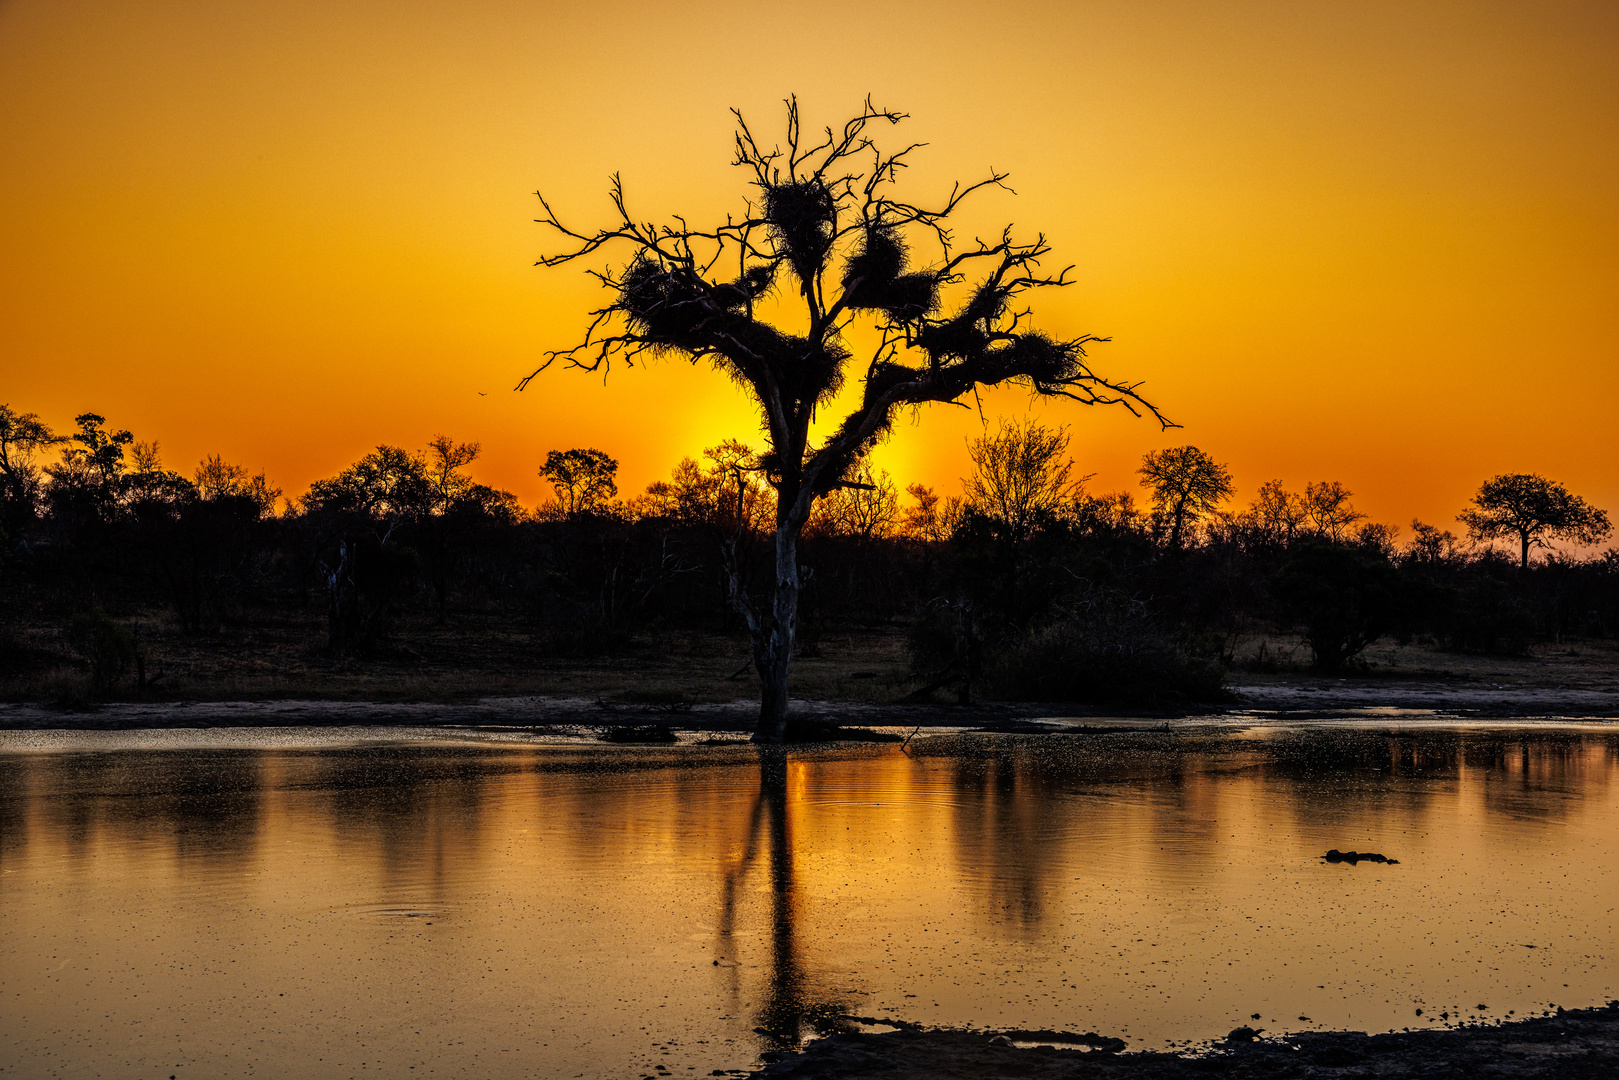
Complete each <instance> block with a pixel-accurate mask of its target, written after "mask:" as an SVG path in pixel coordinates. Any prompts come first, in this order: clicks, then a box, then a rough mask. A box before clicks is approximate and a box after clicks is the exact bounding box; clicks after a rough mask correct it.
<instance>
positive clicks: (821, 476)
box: [519, 99, 1167, 742]
mask: <svg viewBox="0 0 1619 1080" xmlns="http://www.w3.org/2000/svg"><path fill="white" fill-rule="evenodd" d="M735 115H736V118H737V125H738V130H737V133H736V141H735V146H736V164H738V165H739V166H741V167H742V168H744V169H746V170H747V171H748V172H749V173H750V174H751V177H750V178H751V182H752V183H753V185H754V187H755V189H756V197H755V198H754V199H751V200H748V201H746V202H745V203H744V206H743V208H742V211H741V213H740V215H734V216H730V217H727V218H726V220H725V221H724V222H722V223H719V224H716V225H714V226H713V227H711V228H707V229H702V228H693V227H691V226H690V225H688V224H687V223H686V221H685V220H684V219H682V218H678V217H677V218H674V219H673V222H672V224H669V225H662V226H660V225H656V224H652V223H648V222H645V221H642V220H640V219H638V218H636V217H635V216H633V215H632V214H631V213H630V211H629V209H628V206H627V204H626V202H625V195H624V188H623V185H622V183H621V181H620V180H619V178H618V177H616V176H615V177H614V178H613V182H612V191H611V198H612V202H613V206H614V208H615V210H616V211H617V214H618V222H617V224H615V225H613V226H612V227H610V228H605V229H601V230H599V231H596V232H591V233H581V232H576V231H574V230H573V229H570V228H568V227H567V226H565V225H563V224H562V222H561V221H560V220H559V219H558V217H557V215H556V213H555V211H553V210H552V208H551V206H550V204H548V203H546V202H544V199H543V197H542V200H541V204H542V206H543V208H544V217H543V218H541V221H542V222H544V223H545V224H546V225H549V226H550V227H551V228H553V229H555V230H556V231H557V232H559V233H560V234H561V235H562V236H563V237H564V238H566V239H567V240H568V241H570V242H571V243H572V245H573V246H571V247H570V248H569V249H567V250H565V251H563V252H561V253H559V254H556V255H552V256H548V257H546V258H544V259H542V260H541V265H544V266H557V265H560V264H562V263H566V262H570V261H573V260H575V259H579V258H583V257H586V256H591V255H594V254H595V253H596V252H597V251H599V250H601V249H602V248H604V247H606V246H609V245H614V244H618V245H622V246H624V247H627V248H628V249H629V252H630V253H629V257H628V260H627V262H626V263H625V264H623V265H622V269H619V270H616V271H615V270H611V269H609V270H604V271H600V272H596V273H595V276H597V277H598V278H599V280H600V281H601V282H602V284H603V285H604V286H606V287H607V288H608V290H609V291H610V292H611V293H612V294H613V298H612V300H611V302H610V303H609V304H608V305H607V306H606V307H604V308H601V309H600V310H598V311H596V312H595V313H594V316H593V319H592V321H591V324H590V328H589V330H588V331H587V332H586V334H585V336H584V339H583V340H582V341H581V342H580V343H579V344H577V345H575V346H573V347H572V348H569V349H564V350H560V351H557V352H553V353H551V354H550V355H549V357H548V359H547V361H546V363H545V364H544V365H542V366H541V370H543V369H544V368H545V367H546V366H549V365H550V364H551V363H553V362H555V361H557V360H562V361H564V362H565V363H567V364H569V365H571V366H574V367H578V368H583V369H585V370H587V371H599V370H603V369H604V368H605V367H608V366H610V364H611V362H612V360H613V359H614V358H615V357H616V358H620V359H622V360H623V361H625V362H626V363H631V362H633V360H634V359H635V358H636V357H637V356H638V355H640V354H641V353H643V352H646V351H648V350H650V351H652V352H654V353H666V354H669V353H672V354H675V355H680V356H684V357H686V358H688V359H690V360H691V361H693V362H696V361H699V360H705V361H708V362H709V363H711V364H713V365H714V366H715V367H716V368H718V369H719V370H720V371H722V372H724V373H725V374H726V375H727V376H729V377H730V378H732V379H733V380H735V381H736V382H737V383H738V384H740V385H741V386H742V387H744V388H745V389H746V390H747V391H748V392H749V393H750V394H751V395H752V397H753V399H754V400H755V402H756V403H757V404H758V406H759V408H760V412H761V414H762V420H763V425H764V430H765V435H766V438H767V439H768V441H769V452H768V453H767V454H766V455H765V456H764V460H763V461H762V462H761V464H762V465H763V466H764V469H765V475H766V477H767V479H768V481H769V483H770V484H771V486H772V487H774V489H775V491H776V513H775V521H774V548H775V552H774V555H775V558H774V568H773V573H772V574H771V575H770V578H769V582H768V585H767V586H766V588H765V590H764V596H763V597H761V598H756V597H754V596H752V595H751V594H750V593H749V592H748V591H747V590H745V589H743V588H740V587H739V588H735V589H734V590H733V596H734V598H735V602H736V604H737V606H738V608H739V610H740V611H741V613H742V615H743V616H744V618H746V620H747V622H748V626H749V628H750V631H751V633H752V641H753V654H754V666H755V667H756V669H757V670H758V673H759V677H760V682H761V688H762V701H761V704H760V713H759V726H758V729H757V731H756V733H755V738H757V739H759V740H760V741H773V742H774V741H781V740H783V739H785V738H786V737H787V724H788V706H787V701H788V698H787V680H788V673H789V670H790V667H791V663H792V657H793V642H794V636H795V634H796V630H797V621H798V599H799V586H800V576H799V563H798V540H799V535H800V533H801V532H802V530H803V528H804V524H805V522H807V521H808V520H809V517H810V512H811V510H812V509H813V506H814V503H815V500H816V499H819V498H821V497H822V496H825V495H827V494H829V493H830V492H832V491H835V490H837V489H838V488H839V487H842V486H844V485H845V484H846V483H847V482H848V480H849V479H850V476H849V473H850V470H851V468H852V467H853V466H854V465H855V464H856V463H857V462H858V461H860V459H861V458H862V457H863V456H864V454H865V453H866V452H867V451H868V450H869V449H870V448H871V446H872V445H873V444H874V443H875V442H876V441H877V440H879V439H880V438H881V437H882V436H883V435H884V433H886V432H887V431H888V429H889V426H890V425H891V423H892V421H893V417H894V413H895V411H896V410H898V409H900V408H901V407H903V406H907V405H921V404H923V403H926V402H933V401H955V400H956V399H958V398H960V397H961V396H963V395H964V394H968V393H970V392H972V391H973V390H974V389H975V388H977V387H979V386H983V385H996V384H1000V383H1006V382H1020V383H1024V384H1026V385H1028V386H1029V387H1031V388H1032V389H1033V390H1034V391H1035V392H1036V393H1039V394H1043V395H1060V396H1064V397H1069V398H1072V399H1074V400H1078V401H1081V402H1085V403H1087V404H1123V405H1124V406H1126V407H1127V408H1131V409H1132V411H1135V407H1136V406H1140V407H1142V408H1144V409H1145V410H1147V411H1149V412H1151V413H1152V414H1153V415H1154V416H1158V413H1157V410H1156V409H1154V408H1153V407H1152V406H1151V405H1150V404H1148V403H1147V402H1146V401H1145V400H1143V399H1142V398H1141V397H1140V396H1139V395H1138V394H1137V392H1136V385H1135V384H1130V383H1122V382H1113V381H1109V380H1107V379H1104V378H1102V377H1100V376H1098V375H1096V374H1095V373H1094V372H1093V371H1092V370H1091V369H1090V368H1089V367H1088V366H1087V365H1086V363H1085V348H1084V347H1085V345H1086V344H1088V343H1090V342H1092V341H1097V340H1101V339H1098V338H1095V337H1092V336H1089V335H1086V336H1082V337H1078V338H1073V339H1068V340H1060V339H1057V338H1054V337H1051V336H1049V335H1047V334H1044V333H1041V332H1039V331H1036V330H1034V329H1032V328H1030V327H1029V325H1028V313H1027V312H1026V311H1023V310H1020V309H1018V308H1016V307H1014V301H1016V300H1017V299H1018V298H1019V297H1020V296H1021V295H1022V294H1024V293H1027V292H1029V291H1031V290H1033V289H1038V288H1044V287H1050V286H1060V285H1064V284H1067V283H1068V282H1067V278H1066V273H1067V271H1066V270H1064V271H1063V272H1061V273H1058V274H1056V275H1051V274H1048V273H1046V272H1044V271H1043V270H1042V269H1041V260H1042V259H1044V258H1045V257H1046V256H1047V255H1048V254H1049V253H1050V247H1049V246H1048V245H1047V243H1046V240H1045V237H1044V236H1037V237H1036V239H1035V240H1034V241H1033V242H1030V243H1019V242H1017V241H1015V240H1014V239H1013V238H1012V234H1011V231H1010V229H1008V230H1006V231H1005V232H1003V233H1002V235H1001V236H1000V238H999V239H998V240H996V241H995V242H993V243H985V242H979V243H977V244H976V245H974V246H973V247H971V248H970V249H969V250H965V251H959V252H958V251H956V250H955V248H954V246H953V243H952V236H951V232H950V229H949V222H950V218H951V215H952V214H953V213H954V212H955V211H956V210H957V209H958V208H959V207H960V205H961V202H962V200H963V199H964V198H965V197H966V196H967V195H968V194H970V193H972V192H973V191H976V190H978V189H979V188H982V187H985V186H996V185H1003V184H1004V181H1005V179H1006V177H1005V175H1004V174H1002V173H992V174H991V175H990V176H989V177H988V178H987V179H985V180H983V181H980V182H979V183H976V184H971V185H967V186H965V187H963V186H961V185H957V186H956V187H955V188H954V189H953V190H952V191H951V193H950V195H949V196H948V197H947V198H946V199H945V200H944V202H943V203H942V204H940V205H939V206H938V207H937V208H936V209H927V208H924V207H922V206H919V205H916V204H914V203H910V202H907V201H904V200H902V199H900V198H898V197H897V195H896V193H895V192H894V184H895V181H896V180H897V179H898V176H899V174H900V171H901V170H902V169H903V168H904V167H905V165H906V164H907V161H906V159H907V158H908V157H909V155H910V154H911V153H912V151H913V150H915V149H916V146H914V145H913V146H907V147H905V148H904V149H901V150H899V151H897V152H895V153H884V152H883V151H882V150H881V149H880V148H879V147H878V145H877V143H876V142H875V141H874V139H873V138H872V135H871V131H872V130H873V128H874V126H875V125H883V124H889V125H891V124H897V123H899V122H900V121H901V120H902V119H904V116H903V114H901V113H897V112H893V111H890V110H887V109H877V108H874V107H873V106H872V105H871V103H870V101H869V99H868V101H867V102H866V105H865V107H864V108H863V109H862V110H861V111H860V113H859V114H858V115H856V116H855V117H854V118H853V119H851V120H849V121H848V123H846V124H845V125H844V126H843V127H842V129H841V130H834V129H832V128H830V127H829V128H827V129H826V130H825V133H824V135H823V136H822V137H819V138H812V139H803V138H801V128H800V125H799V116H798V105H797V102H796V100H789V101H788V103H787V131H786V148H785V149H782V148H780V147H771V148H770V149H766V148H765V146H764V145H761V144H760V143H759V142H758V140H756V139H755V137H754V135H753V133H752V131H751V130H750V129H749V128H748V126H747V124H746V122H744V121H743V119H742V116H741V114H740V113H736V114H735ZM919 238H928V239H930V240H932V241H933V242H935V243H936V244H937V246H938V249H939V256H938V258H937V260H936V261H934V262H932V263H930V264H929V265H927V266H925V267H923V268H920V269H916V268H913V267H912V266H911V265H910V261H911V260H910V247H911V245H912V244H913V243H914V242H915V241H916V240H917V239H919ZM722 265H724V266H725V267H727V268H728V269H727V270H726V271H725V274H726V275H728V274H730V273H731V270H730V269H729V268H734V273H735V276H734V277H728V276H724V275H722V274H721V272H720V270H719V268H720V267H721V266H722ZM978 267H985V268H987V269H986V270H985V271H984V273H983V274H982V276H981V278H980V280H979V281H978V282H977V284H976V285H974V286H973V287H972V288H971V289H969V290H967V295H966V296H965V297H964V298H963V300H962V301H961V302H960V303H958V304H956V305H955V306H954V307H953V308H951V309H948V310H946V309H945V308H944V297H945V294H946V292H948V291H950V290H951V287H952V286H954V285H956V284H957V283H958V282H963V281H964V280H965V276H966V271H968V270H971V269H975V268H978ZM772 290H779V293H780V296H779V298H778V299H779V300H780V303H770V304H765V303H762V301H763V300H764V299H765V297H766V295H767V294H768V293H770V292H772ZM789 298H790V300H789ZM789 303H790V304H791V306H794V307H796V308H797V309H798V310H797V311H796V312H781V314H782V315H783V317H782V318H781V319H780V320H779V321H773V320H772V319H771V318H769V316H770V315H771V314H773V313H777V312H780V309H782V308H785V307H787V306H788V305H789ZM856 317H860V318H863V319H866V320H868V321H869V322H870V323H872V324H874V326H875V331H876V332H875V340H876V345H875V346H874V347H873V348H872V351H871V353H870V356H869V358H868V359H867V360H866V361H865V362H864V365H863V367H864V370H863V372H862V373H861V374H860V375H859V376H858V377H859V378H860V388H859V401H858V403H857V404H856V405H855V407H854V409H853V411H852V412H850V413H849V414H848V415H847V416H846V417H844V418H843V420H842V421H841V422H839V423H837V424H836V425H835V426H834V427H833V429H832V431H831V432H830V434H828V435H827V436H826V437H825V438H824V439H823V440H821V441H819V443H816V442H812V440H811V436H810V424H811V421H812V420H813V419H814V417H815V415H816V413H817V411H818V410H820V409H823V408H825V407H826V406H827V405H828V404H829V403H830V401H831V400H832V398H833V397H834V396H835V395H836V394H837V393H838V391H839V390H840V389H842V387H843V386H844V382H845V378H846V376H847V374H848V369H849V367H850V366H851V364H853V363H854V362H855V361H854V356H853V353H852V352H851V344H852V342H851V340H850V338H849V336H848V335H847V333H846V332H847V330H848V329H849V326H850V323H851V321H852V320H853V319H855V318H856ZM534 374H538V372H535V373H534ZM533 377H534V375H532V374H531V375H530V376H529V377H528V378H525V379H524V380H523V381H522V382H521V383H520V384H519V387H520V388H521V387H522V386H524V385H527V383H528V382H529V380H530V379H532V378H533ZM1159 419H1160V420H1161V421H1162V419H1163V418H1162V417H1159ZM1165 423H1167V421H1165Z"/></svg>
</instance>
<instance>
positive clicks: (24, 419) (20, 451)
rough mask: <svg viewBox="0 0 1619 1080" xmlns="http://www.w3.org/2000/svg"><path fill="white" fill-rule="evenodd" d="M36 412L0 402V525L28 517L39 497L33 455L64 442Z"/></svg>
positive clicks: (63, 438)
mask: <svg viewBox="0 0 1619 1080" xmlns="http://www.w3.org/2000/svg"><path fill="white" fill-rule="evenodd" d="M66 441H67V439H66V437H65V436H62V435H58V434H56V433H55V432H54V431H52V430H51V429H50V426H49V425H48V424H46V423H45V421H43V420H41V419H40V418H39V416H38V414H36V413H18V412H16V411H14V410H13V409H12V408H11V406H10V405H0V508H3V518H0V527H15V526H17V525H19V524H21V521H22V520H23V519H27V518H32V517H33V515H34V510H35V507H36V505H37V503H38V501H39V470H38V469H37V468H36V467H35V466H34V455H35V454H37V453H39V452H40V451H41V450H45V449H48V448H50V447H52V446H57V445H59V444H61V443H64V442H66Z"/></svg>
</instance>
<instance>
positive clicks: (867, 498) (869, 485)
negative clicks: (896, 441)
mask: <svg viewBox="0 0 1619 1080" xmlns="http://www.w3.org/2000/svg"><path fill="white" fill-rule="evenodd" d="M816 522H820V523H822V525H823V527H824V530H825V531H826V532H828V533H831V534H833V535H835V536H858V537H860V538H861V539H864V540H871V539H874V538H882V537H885V536H888V535H890V534H891V533H892V532H893V531H894V528H895V526H896V525H897V524H898V522H899V489H898V488H896V487H895V486H894V481H893V479H892V478H891V477H889V475H888V472H887V470H883V471H881V472H873V471H872V468H871V465H870V464H868V463H865V462H862V463H861V465H860V466H859V467H858V468H857V469H856V470H855V471H854V472H853V474H852V475H851V477H850V479H849V481H848V483H846V484H845V485H844V486H843V487H841V488H839V489H838V490H837V491H834V492H833V493H832V494H830V495H828V496H826V497H825V498H824V499H822V500H821V502H820V505H819V506H818V507H817V508H816V514H815V517H813V518H812V519H811V522H810V525H809V528H812V529H813V528H814V527H815V523H816Z"/></svg>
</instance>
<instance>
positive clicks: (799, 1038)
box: [718, 746, 854, 1050]
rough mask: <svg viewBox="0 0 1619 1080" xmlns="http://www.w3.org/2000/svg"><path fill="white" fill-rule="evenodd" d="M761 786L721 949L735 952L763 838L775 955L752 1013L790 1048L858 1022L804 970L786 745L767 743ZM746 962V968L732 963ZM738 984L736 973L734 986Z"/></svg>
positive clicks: (723, 900) (726, 889) (775, 1042)
mask: <svg viewBox="0 0 1619 1080" xmlns="http://www.w3.org/2000/svg"><path fill="white" fill-rule="evenodd" d="M758 753H759V793H758V794H757V795H756V796H755V797H754V801H753V807H752V810H751V812H750V813H749V815H748V824H747V833H746V835H745V837H744V839H743V844H742V851H741V855H740V857H738V858H737V859H736V860H735V861H734V862H733V863H732V864H731V865H730V866H728V867H726V869H725V871H724V876H723V879H722V881H721V887H720V913H719V919H718V937H719V951H720V953H721V955H724V956H727V957H732V956H735V955H736V953H737V951H738V947H737V940H736V934H737V931H736V922H737V908H738V901H739V897H740V893H741V890H742V888H743V886H744V885H745V884H746V882H747V879H748V877H749V875H750V873H751V872H752V871H753V869H754V867H755V864H756V863H757V862H758V854H759V846H760V841H761V838H762V839H763V842H764V845H765V847H766V855H767V860H766V861H767V864H768V865H767V866H766V867H765V873H766V874H767V875H768V879H767V880H768V889H769V894H770V929H769V937H770V961H769V970H768V972H767V973H766V982H765V989H764V996H763V999H762V1000H761V1001H760V1002H759V1003H758V1005H757V1007H756V1008H755V1010H754V1013H753V1019H754V1022H755V1023H756V1024H757V1025H758V1026H757V1028H756V1029H755V1030H756V1031H757V1032H758V1034H760V1035H762V1036H764V1038H765V1039H766V1040H768V1041H769V1043H770V1044H771V1047H772V1049H777V1050H785V1049H790V1048H792V1047H796V1046H800V1045H802V1043H803V1040H804V1038H805V1036H806V1035H807V1034H809V1033H810V1032H813V1033H815V1034H817V1035H830V1034H832V1033H834V1032H838V1031H849V1030H853V1028H854V1025H853V1024H852V1023H851V1022H850V1021H849V1020H848V1019H846V1018H845V1013H846V1012H847V1010H848V1004H847V1002H846V1001H843V1000H841V999H839V998H838V997H836V996H834V995H832V994H830V993H828V992H827V991H826V990H825V989H824V988H818V987H816V986H815V981H814V980H813V979H811V978H810V977H809V976H808V974H807V973H806V971H805V967H804V962H803V957H802V955H801V950H800V948H799V924H800V922H801V921H802V911H801V908H800V904H799V891H798V882H797V878H796V873H795V867H794V860H793V832H792V823H791V819H790V812H789V806H788V802H789V799H788V783H787V754H786V752H785V751H783V750H782V749H781V748H780V747H771V746H761V747H759V750H758ZM733 970H740V969H733ZM738 991H739V987H738V986H737V985H736V983H735V982H734V981H733V983H732V993H733V994H735V993H737V992H738Z"/></svg>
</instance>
